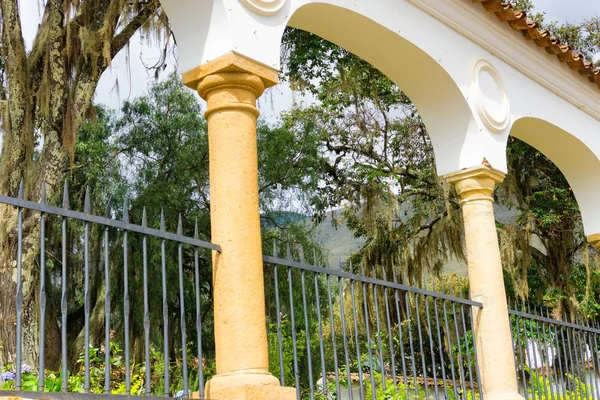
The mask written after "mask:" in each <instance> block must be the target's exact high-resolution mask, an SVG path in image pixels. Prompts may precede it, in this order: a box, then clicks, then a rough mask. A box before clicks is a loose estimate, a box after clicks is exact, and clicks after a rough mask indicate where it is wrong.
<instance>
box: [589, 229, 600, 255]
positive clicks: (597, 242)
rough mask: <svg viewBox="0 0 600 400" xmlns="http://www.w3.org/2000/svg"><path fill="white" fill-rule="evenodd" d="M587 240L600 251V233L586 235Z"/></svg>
mask: <svg viewBox="0 0 600 400" xmlns="http://www.w3.org/2000/svg"><path fill="white" fill-rule="evenodd" d="M587 239H588V242H590V243H591V244H592V246H594V247H595V248H597V249H598V250H599V251H600V233H596V234H594V235H590V236H588V237H587Z"/></svg>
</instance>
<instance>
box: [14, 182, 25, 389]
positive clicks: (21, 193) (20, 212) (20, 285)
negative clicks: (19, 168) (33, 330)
mask: <svg viewBox="0 0 600 400" xmlns="http://www.w3.org/2000/svg"><path fill="white" fill-rule="evenodd" d="M24 196H25V193H24V189H23V179H21V183H20V184H19V199H21V200H23V199H24ZM16 313H17V329H16V334H17V338H16V343H15V344H16V349H15V350H16V353H17V354H16V360H15V361H16V365H15V369H16V371H15V375H16V376H15V387H16V389H17V390H21V384H22V381H21V364H22V361H21V355H22V342H21V338H22V329H23V327H22V324H23V320H22V319H23V208H22V207H17V297H16Z"/></svg>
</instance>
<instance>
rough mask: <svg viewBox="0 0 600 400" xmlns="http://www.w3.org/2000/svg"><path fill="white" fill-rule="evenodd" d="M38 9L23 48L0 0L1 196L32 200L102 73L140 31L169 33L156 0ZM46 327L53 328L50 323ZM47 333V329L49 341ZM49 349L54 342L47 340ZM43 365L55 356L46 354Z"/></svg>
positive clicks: (35, 232) (57, 173) (6, 233)
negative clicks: (21, 190) (29, 46)
mask: <svg viewBox="0 0 600 400" xmlns="http://www.w3.org/2000/svg"><path fill="white" fill-rule="evenodd" d="M42 4H43V15H42V20H41V23H40V24H39V27H38V30H37V33H36V36H35V39H34V41H33V45H32V49H31V51H27V49H26V46H25V41H24V39H23V33H22V21H21V19H20V16H19V2H18V1H16V0H2V1H0V13H1V19H0V29H1V32H2V45H1V49H0V59H1V62H0V68H1V70H0V79H1V82H0V83H1V84H0V101H1V104H2V129H3V132H4V137H3V143H2V153H1V160H0V193H3V194H5V195H11V196H17V194H18V191H19V184H20V182H21V180H24V181H25V187H24V192H25V193H24V195H25V197H26V198H28V199H34V200H39V198H40V194H41V187H42V184H43V183H45V184H46V190H47V194H48V197H49V198H50V199H53V198H54V197H55V195H56V194H57V193H58V192H60V188H61V186H62V185H61V181H62V178H63V175H64V174H65V173H66V172H68V171H69V166H70V164H72V163H73V160H74V155H75V151H76V142H77V135H76V133H77V132H78V130H79V128H80V127H81V126H82V124H83V122H84V121H85V119H86V118H87V117H88V116H89V115H90V112H91V111H92V110H93V107H92V99H93V96H94V92H95V89H96V85H97V84H98V80H99V79H100V76H101V75H102V73H103V71H104V70H105V69H106V68H107V67H108V66H110V63H111V60H112V59H113V58H114V57H115V55H116V54H117V53H118V52H119V51H120V50H121V49H123V48H124V47H125V46H126V45H127V43H128V42H129V40H130V39H131V37H132V36H133V35H134V34H135V33H136V32H138V31H139V30H140V29H143V30H146V31H148V32H154V33H156V34H157V35H159V36H162V37H167V36H168V35H169V31H168V28H167V24H166V16H165V15H164V13H162V11H161V9H160V4H159V1H158V0H150V1H138V0H133V1H131V0H80V1H60V2H55V1H46V2H43V3H42ZM38 220H39V214H33V213H26V214H25V215H24V221H25V222H24V224H23V226H24V227H25V228H24V231H23V238H24V240H23V243H24V246H23V276H24V282H25V284H24V285H23V304H24V306H23V310H24V311H23V323H24V325H25V326H26V327H27V329H26V330H25V332H26V334H25V335H24V338H23V346H24V347H23V348H24V349H25V353H24V360H27V361H28V362H32V361H33V360H35V359H36V358H37V350H36V349H37V342H38V332H39V328H38V325H37V320H38V314H39V313H38V312H37V309H38V307H37V305H38V302H39V300H40V299H39V295H38V294H37V291H38V287H37V282H38V281H39V279H38V272H37V271H38V268H37V267H36V263H37V260H36V258H37V255H38V252H39V222H38ZM0 225H1V229H0V231H1V232H2V236H1V237H0V244H1V248H2V251H1V254H0V270H1V273H0V304H2V307H1V308H0V318H1V319H2V320H6V321H11V320H14V318H15V293H16V285H15V282H14V281H13V279H12V276H13V270H14V268H15V260H16V251H17V239H16V238H17V235H16V214H15V212H14V210H13V209H12V208H9V207H3V208H2V210H1V212H0ZM48 324H49V325H51V326H49V327H48V329H49V330H51V331H52V330H54V329H57V327H56V321H54V320H51V321H48ZM14 330H15V328H14V324H1V325H0V340H1V341H2V346H1V347H2V350H1V351H0V364H3V363H5V362H7V361H8V360H10V359H11V358H12V357H13V356H14V349H15V347H14V346H15V343H14V340H15V339H14V338H15V331H14ZM52 338H55V335H52V334H50V335H48V340H49V341H51V340H52ZM46 348H48V349H52V348H58V346H56V343H55V342H54V343H48V345H47V346H46ZM48 358H49V359H48V363H49V365H54V364H55V363H56V362H57V361H58V360H57V358H56V355H55V354H51V353H50V352H49V353H48Z"/></svg>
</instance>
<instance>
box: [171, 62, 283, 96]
mask: <svg viewBox="0 0 600 400" xmlns="http://www.w3.org/2000/svg"><path fill="white" fill-rule="evenodd" d="M228 72H237V73H241V74H250V75H254V76H256V77H258V78H260V80H261V81H262V86H263V88H262V89H260V93H259V94H258V96H260V94H262V90H264V89H266V88H269V87H271V86H275V85H276V84H277V82H278V81H279V78H278V71H277V70H276V69H274V68H271V67H269V66H267V65H265V64H262V63H260V62H258V61H255V60H253V59H251V58H249V57H246V56H244V55H242V54H240V53H237V52H235V51H232V52H229V53H227V54H225V55H223V56H221V57H219V58H216V59H214V60H212V61H209V62H207V63H206V64H203V65H200V66H198V67H196V68H194V69H192V70H189V71H187V72H184V73H183V76H182V81H183V84H184V85H186V86H187V87H189V88H192V89H194V90H198V92H199V93H200V88H199V84H200V83H201V81H202V80H204V78H206V77H207V76H209V75H215V74H223V73H228ZM200 96H202V98H205V95H203V93H200ZM258 96H257V97H258Z"/></svg>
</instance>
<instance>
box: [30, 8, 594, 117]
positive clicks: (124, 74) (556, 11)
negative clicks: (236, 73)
mask: <svg viewBox="0 0 600 400" xmlns="http://www.w3.org/2000/svg"><path fill="white" fill-rule="evenodd" d="M20 3H21V16H22V18H23V33H24V36H25V39H26V41H27V42H28V43H29V44H30V43H31V41H32V40H33V37H34V35H35V32H36V30H37V24H38V21H39V18H40V13H41V10H40V9H39V3H40V2H39V1H38V0H20ZM533 3H534V4H535V6H536V8H538V9H539V10H540V11H545V12H546V19H547V21H553V20H558V21H561V22H575V21H578V20H580V19H581V18H583V17H589V16H594V15H600V0H533ZM159 56H160V50H159V49H157V48H155V47H149V46H147V45H146V44H144V41H143V40H142V39H141V38H140V37H139V35H137V36H135V37H134V39H133V41H132V43H131V45H130V47H129V48H127V49H125V50H124V51H121V53H119V55H118V56H117V57H116V59H115V60H113V63H112V66H111V68H110V69H109V70H108V71H106V72H105V73H104V75H103V76H102V79H101V80H100V84H99V86H98V89H97V91H96V98H95V101H96V102H99V103H104V104H107V105H109V106H110V107H112V108H118V107H119V105H120V104H121V103H122V102H123V100H125V99H128V98H134V97H136V96H139V95H140V94H143V93H144V92H145V90H146V88H147V87H148V85H149V84H150V83H151V82H153V81H154V74H153V73H152V72H147V70H146V67H145V65H152V64H154V63H156V61H157V60H158V59H159ZM128 59H129V61H130V62H129V63H128V62H126V61H127V60H128ZM167 64H168V66H167V69H166V71H165V73H168V72H171V71H173V70H174V69H175V66H176V57H175V55H173V54H171V55H170V56H169V57H168V60H167ZM163 75H164V73H163ZM292 102H293V95H292V94H291V91H290V90H289V89H287V88H285V87H275V88H273V89H271V90H270V91H269V93H268V95H266V96H263V98H262V99H261V102H260V108H261V110H262V111H263V114H266V115H267V117H268V118H269V117H273V116H274V115H276V114H278V112H279V111H280V110H282V109H286V108H289V107H290V106H291V105H292ZM269 114H270V115H269ZM269 119H271V118H269Z"/></svg>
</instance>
